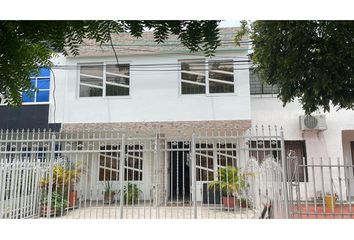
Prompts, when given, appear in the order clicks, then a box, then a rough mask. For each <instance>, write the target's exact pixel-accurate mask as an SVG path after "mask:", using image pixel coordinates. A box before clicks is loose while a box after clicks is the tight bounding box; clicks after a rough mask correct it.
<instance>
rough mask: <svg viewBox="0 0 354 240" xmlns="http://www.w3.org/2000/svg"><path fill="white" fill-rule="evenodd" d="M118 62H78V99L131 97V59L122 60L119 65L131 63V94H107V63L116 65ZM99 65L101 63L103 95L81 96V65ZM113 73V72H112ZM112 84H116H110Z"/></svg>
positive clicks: (130, 87) (130, 85)
mask: <svg viewBox="0 0 354 240" xmlns="http://www.w3.org/2000/svg"><path fill="white" fill-rule="evenodd" d="M114 64H117V62H112V61H107V62H106V61H101V62H80V63H77V66H78V71H77V79H78V81H77V98H78V99H97V98H102V99H115V98H118V99H119V98H131V90H132V81H131V80H132V78H131V62H130V61H124V62H120V63H119V65H129V94H128V95H117V96H107V95H106V85H107V72H106V66H107V65H114ZM90 65H91V66H99V65H101V66H102V67H103V68H102V71H103V74H102V96H84V97H81V96H80V86H81V79H80V76H81V66H90ZM112 75H113V74H112ZM108 85H112V86H116V85H115V84H108Z"/></svg>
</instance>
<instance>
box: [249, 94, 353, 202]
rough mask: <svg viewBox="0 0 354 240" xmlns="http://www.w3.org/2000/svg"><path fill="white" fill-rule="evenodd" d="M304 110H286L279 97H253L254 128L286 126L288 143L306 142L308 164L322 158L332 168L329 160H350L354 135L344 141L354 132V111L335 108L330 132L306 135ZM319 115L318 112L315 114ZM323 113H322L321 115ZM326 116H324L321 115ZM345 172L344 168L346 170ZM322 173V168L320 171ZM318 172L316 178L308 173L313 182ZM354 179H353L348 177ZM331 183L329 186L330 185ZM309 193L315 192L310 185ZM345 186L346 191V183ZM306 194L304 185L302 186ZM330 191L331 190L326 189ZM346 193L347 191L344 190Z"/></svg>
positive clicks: (293, 106) (293, 107)
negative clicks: (302, 128)
mask: <svg viewBox="0 0 354 240" xmlns="http://www.w3.org/2000/svg"><path fill="white" fill-rule="evenodd" d="M303 114H304V111H303V110H302V108H301V105H300V104H299V103H298V102H293V103H290V104H288V105H286V106H285V107H283V106H282V103H281V102H280V101H279V100H278V99H277V98H276V97H270V96H263V97H261V96H254V97H253V96H252V97H251V118H252V124H253V125H262V124H263V125H269V124H270V125H277V126H279V127H280V126H282V127H283V129H284V139H285V140H305V142H306V152H307V160H308V163H310V164H311V163H312V159H313V161H314V163H315V164H319V163H320V158H323V164H327V165H328V163H329V162H328V159H329V158H331V162H332V163H334V164H335V163H337V158H339V159H340V162H341V163H343V159H346V158H348V156H349V155H348V154H349V151H350V150H349V149H348V146H347V145H348V144H349V139H350V136H351V137H352V139H354V132H353V133H352V135H350V136H345V138H343V139H342V137H343V136H342V131H343V130H348V129H353V130H354V111H349V110H340V111H336V110H335V109H332V110H331V112H330V113H325V115H326V122H327V127H328V129H327V130H325V131H323V132H319V133H315V132H307V133H304V134H303V133H302V131H300V128H299V116H300V115H303ZM315 114H316V113H315ZM318 114H319V112H318ZM321 114H323V113H321ZM342 170H343V169H342ZM318 171H319V169H318ZM318 171H317V170H316V171H315V174H314V176H313V174H312V172H311V171H309V172H308V177H309V179H310V181H311V180H312V179H313V178H316V177H318V176H319V172H318ZM333 173H334V175H333V178H338V175H339V174H338V171H333ZM341 176H342V177H343V176H344V171H341ZM346 177H348V178H352V177H351V176H346ZM324 182H325V185H329V183H330V179H329V174H328V173H327V172H324ZM327 183H328V184H327ZM353 185H354V184H353ZM307 187H308V188H309V189H308V191H309V192H310V193H311V192H312V191H313V188H312V185H311V184H309V185H308V186H307ZM342 187H343V188H345V186H344V183H343V184H342ZM301 188H302V191H303V190H304V186H303V185H302V186H301ZM335 188H336V189H337V191H338V189H339V182H338V181H337V182H335ZM319 190H321V181H320V179H317V182H316V191H319ZM325 191H328V189H325ZM343 191H344V192H343V193H344V194H345V191H346V190H345V189H343ZM353 195H354V191H353Z"/></svg>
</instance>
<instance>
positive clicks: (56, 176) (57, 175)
mask: <svg viewBox="0 0 354 240" xmlns="http://www.w3.org/2000/svg"><path fill="white" fill-rule="evenodd" d="M64 166H65V165H63V164H60V163H56V164H54V166H53V175H52V199H51V206H52V207H51V208H52V209H51V211H52V212H53V211H54V208H56V206H59V207H61V208H62V209H65V208H66V207H69V208H70V207H75V205H76V201H77V191H76V190H75V188H74V186H75V183H76V182H77V181H79V179H80V175H81V171H82V170H81V167H80V164H79V163H77V164H75V165H74V166H71V167H64ZM49 179H50V178H49V176H47V177H44V178H42V179H41V181H40V186H41V189H42V190H43V193H45V194H44V195H43V196H42V199H41V203H42V206H43V208H46V207H47V206H48V190H49V186H50V183H49V181H50V180H49ZM59 201H60V202H59ZM45 211H46V210H45ZM54 212H55V211H54Z"/></svg>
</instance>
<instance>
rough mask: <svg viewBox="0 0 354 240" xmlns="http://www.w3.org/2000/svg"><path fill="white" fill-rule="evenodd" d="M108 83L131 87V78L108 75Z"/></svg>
mask: <svg viewBox="0 0 354 240" xmlns="http://www.w3.org/2000/svg"><path fill="white" fill-rule="evenodd" d="M106 81H107V82H112V83H118V84H123V85H127V86H129V78H124V77H118V76H113V75H109V74H107V75H106Z"/></svg>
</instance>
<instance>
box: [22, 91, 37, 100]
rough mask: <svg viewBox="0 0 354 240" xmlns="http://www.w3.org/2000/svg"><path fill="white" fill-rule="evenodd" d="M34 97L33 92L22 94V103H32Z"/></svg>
mask: <svg viewBox="0 0 354 240" xmlns="http://www.w3.org/2000/svg"><path fill="white" fill-rule="evenodd" d="M34 96H35V93H34V91H31V94H30V93H27V92H23V93H22V102H34Z"/></svg>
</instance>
